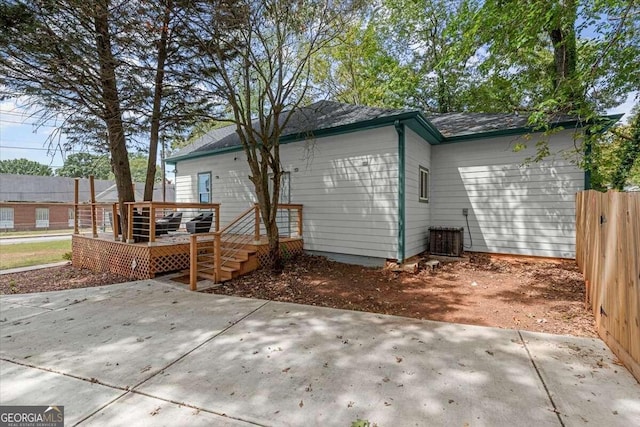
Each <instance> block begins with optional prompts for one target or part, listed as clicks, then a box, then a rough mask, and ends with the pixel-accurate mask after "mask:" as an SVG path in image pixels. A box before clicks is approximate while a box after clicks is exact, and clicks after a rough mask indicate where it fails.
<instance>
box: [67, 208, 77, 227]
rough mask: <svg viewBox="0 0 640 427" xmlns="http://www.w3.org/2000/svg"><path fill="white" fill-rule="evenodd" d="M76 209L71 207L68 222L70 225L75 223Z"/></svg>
mask: <svg viewBox="0 0 640 427" xmlns="http://www.w3.org/2000/svg"><path fill="white" fill-rule="evenodd" d="M73 215H74V210H73V208H69V211H68V214H67V219H68V222H67V224H68V225H69V227H73V226H74V225H75V221H74V217H73Z"/></svg>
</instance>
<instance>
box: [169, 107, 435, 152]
mask: <svg viewBox="0 0 640 427" xmlns="http://www.w3.org/2000/svg"><path fill="white" fill-rule="evenodd" d="M396 121H401V122H407V123H408V124H409V127H411V129H413V130H414V131H415V132H416V133H418V134H420V136H422V137H423V138H424V139H425V140H427V141H428V142H429V143H431V144H438V143H439V142H440V140H442V138H443V137H442V135H441V134H440V132H438V130H437V129H436V128H435V127H434V126H433V125H432V124H431V123H429V121H428V120H427V119H426V117H424V115H423V114H422V113H421V112H420V111H407V112H404V113H400V114H395V115H392V116H385V117H380V118H376V119H372V120H365V121H361V122H356V123H350V124H347V125H343V126H336V127H332V128H326V129H318V130H315V131H313V132H309V133H306V134H290V135H285V136H282V137H280V144H282V145H284V144H291V143H293V142H298V141H305V140H308V139H313V138H323V137H326V136H336V135H343V134H347V133H353V132H359V131H363V130H368V129H376V128H381V127H385V126H393V125H394V123H395V122H396ZM242 150H243V148H242V146H241V145H236V146H233V147H225V148H220V149H217V150H211V151H195V152H191V153H188V154H185V155H183V156H177V157H170V158H168V159H166V160H165V162H166V163H168V164H176V163H177V162H179V161H183V160H190V159H197V158H200V157H206V156H214V155H218V154H223V153H232V152H234V151H242Z"/></svg>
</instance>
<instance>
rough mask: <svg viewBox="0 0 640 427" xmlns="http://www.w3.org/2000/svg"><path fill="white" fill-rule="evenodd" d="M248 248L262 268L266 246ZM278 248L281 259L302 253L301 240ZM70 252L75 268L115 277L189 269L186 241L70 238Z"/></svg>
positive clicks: (265, 257) (282, 243)
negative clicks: (150, 241) (254, 254)
mask: <svg viewBox="0 0 640 427" xmlns="http://www.w3.org/2000/svg"><path fill="white" fill-rule="evenodd" d="M251 246H252V248H251V249H254V250H256V252H257V255H258V262H259V264H260V266H262V265H264V264H265V263H266V262H267V260H268V256H269V246H268V244H259V245H251ZM280 248H281V251H282V256H283V257H284V258H285V259H287V258H289V257H291V256H292V255H293V254H296V253H301V252H302V248H303V241H302V240H299V239H296V240H286V241H282V242H281V243H280ZM71 250H72V263H73V265H74V266H75V267H79V268H88V269H90V270H92V271H102V272H109V273H114V274H119V275H121V276H125V277H129V278H131V279H152V278H154V277H155V276H156V275H157V274H159V273H166V272H170V271H178V270H186V269H188V268H189V243H188V242H176V243H173V244H163V245H155V246H148V245H147V244H145V243H123V242H116V241H113V240H108V239H105V238H93V237H89V236H83V235H73V237H72V240H71Z"/></svg>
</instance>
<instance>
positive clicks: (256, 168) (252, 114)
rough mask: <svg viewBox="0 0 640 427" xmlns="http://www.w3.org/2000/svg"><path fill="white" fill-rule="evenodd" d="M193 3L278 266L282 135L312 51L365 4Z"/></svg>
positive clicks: (306, 0)
mask: <svg viewBox="0 0 640 427" xmlns="http://www.w3.org/2000/svg"><path fill="white" fill-rule="evenodd" d="M192 6H193V8H194V10H193V12H192V13H190V14H189V19H190V21H191V24H192V28H193V31H192V34H193V37H194V39H195V42H194V44H193V45H194V48H195V49H198V51H199V52H200V57H201V61H202V63H201V66H202V67H203V68H205V69H206V68H208V67H210V68H212V69H215V70H216V71H217V74H216V75H215V78H207V77H208V75H207V73H206V72H202V73H201V75H202V76H203V83H204V84H206V85H208V87H209V88H210V89H211V90H212V93H213V94H214V96H216V97H218V98H219V99H220V100H222V101H224V102H226V103H227V104H228V106H229V108H230V114H229V116H228V117H227V119H228V120H229V121H231V122H232V123H234V124H235V126H236V131H237V134H238V135H239V137H240V142H241V144H242V148H243V149H244V152H245V154H246V156H247V161H248V163H249V168H250V171H251V175H250V176H249V179H250V180H251V182H252V183H253V185H254V187H255V193H256V198H257V200H258V204H259V206H260V211H261V214H262V221H263V223H264V226H265V228H266V232H267V236H268V239H269V254H270V261H271V268H272V270H273V271H275V272H278V271H281V270H282V262H281V257H280V248H279V238H278V226H277V224H276V214H277V210H278V201H279V200H278V199H279V194H280V178H281V176H282V166H281V163H280V150H279V142H280V137H281V135H282V133H283V131H284V130H285V128H286V126H287V124H288V122H289V120H290V119H291V117H292V114H293V113H294V112H295V111H296V110H297V109H298V107H299V106H300V105H301V103H303V102H304V101H305V100H306V96H307V95H308V94H307V92H308V88H309V86H310V85H309V81H310V65H311V59H312V57H313V56H314V55H315V54H316V52H318V50H319V49H321V48H323V47H324V46H325V45H327V43H329V42H330V41H331V40H333V39H334V38H335V37H337V36H338V35H339V33H340V31H341V29H342V25H341V24H342V23H343V22H345V20H348V19H349V16H350V14H351V13H352V12H353V11H355V10H356V9H357V6H358V4H357V2H354V1H344V2H336V1H331V0H297V1H295V0H294V1H291V0H259V1H252V0H241V1H237V2H227V1H224V0H219V1H213V2H212V1H202V2H198V1H194V2H193V3H192ZM269 179H271V180H272V182H273V184H272V185H271V186H270V185H269ZM270 187H271V188H270ZM270 190H271V191H270Z"/></svg>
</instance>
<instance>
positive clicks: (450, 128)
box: [167, 101, 577, 162]
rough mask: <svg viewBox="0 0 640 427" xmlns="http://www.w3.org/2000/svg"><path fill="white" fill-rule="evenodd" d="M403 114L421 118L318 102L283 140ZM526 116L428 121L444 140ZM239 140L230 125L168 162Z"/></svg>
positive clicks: (522, 122) (452, 116) (519, 122)
mask: <svg viewBox="0 0 640 427" xmlns="http://www.w3.org/2000/svg"><path fill="white" fill-rule="evenodd" d="M403 113H409V114H411V113H414V114H416V115H422V113H421V112H419V111H418V110H398V109H390V108H375V107H366V106H362V105H351V104H342V103H339V102H333V101H319V102H316V103H314V104H311V105H309V106H307V107H302V108H300V109H298V110H297V111H295V112H294V113H293V115H292V117H291V119H290V121H289V122H288V123H287V125H286V127H285V129H284V132H283V134H282V136H283V137H301V138H302V137H305V136H310V135H312V133H313V132H316V131H319V130H325V129H332V128H338V127H341V126H347V125H354V124H357V123H363V122H368V121H370V120H375V119H381V118H390V119H391V118H392V117H394V116H398V115H400V114H403ZM422 117H424V116H422ZM527 120H528V117H527V116H521V115H516V114H513V113H448V114H439V115H433V116H431V117H428V118H427V121H428V122H430V123H431V124H432V125H433V127H435V128H436V129H437V130H438V131H439V132H440V133H441V134H442V136H443V137H444V138H445V139H446V138H452V137H464V136H468V135H474V134H484V133H487V132H495V131H501V130H514V129H523V128H527ZM575 122H577V120H576V119H575V118H572V117H569V116H560V117H557V118H556V119H555V120H554V123H563V124H566V123H575ZM239 145H240V138H239V136H238V134H237V133H236V126H235V125H230V126H226V127H224V128H220V129H214V130H211V131H210V132H208V133H207V134H206V135H204V136H203V137H201V138H198V139H197V140H195V141H194V142H193V143H192V144H190V145H189V146H187V147H185V148H183V149H182V150H180V151H178V152H177V153H175V154H174V155H172V156H171V157H169V158H168V159H167V160H168V161H169V162H172V160H173V161H175V160H176V159H177V160H179V158H180V157H182V156H185V155H190V154H192V153H193V154H194V155H199V154H204V153H207V152H215V151H219V150H222V149H225V148H231V147H237V146H239Z"/></svg>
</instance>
